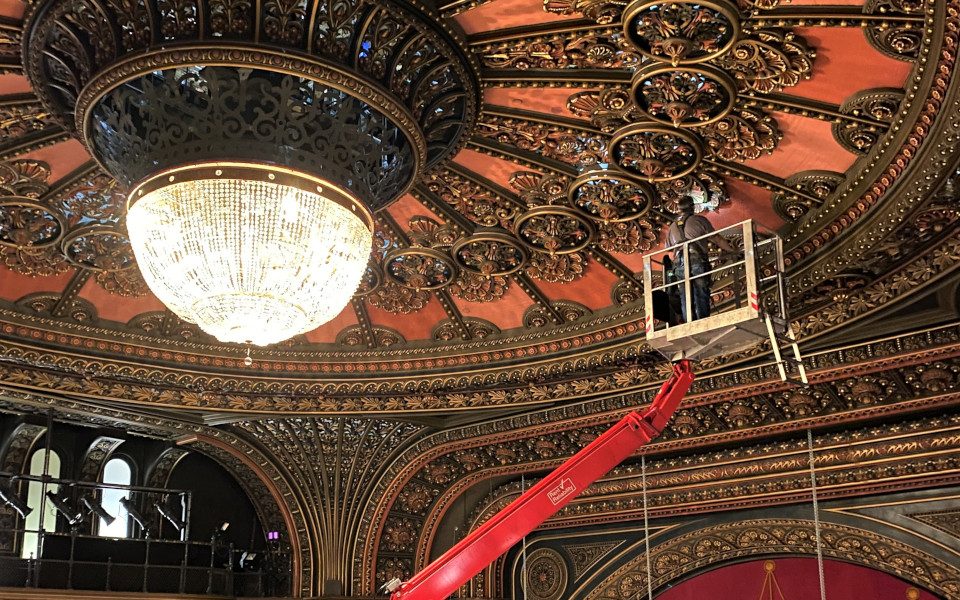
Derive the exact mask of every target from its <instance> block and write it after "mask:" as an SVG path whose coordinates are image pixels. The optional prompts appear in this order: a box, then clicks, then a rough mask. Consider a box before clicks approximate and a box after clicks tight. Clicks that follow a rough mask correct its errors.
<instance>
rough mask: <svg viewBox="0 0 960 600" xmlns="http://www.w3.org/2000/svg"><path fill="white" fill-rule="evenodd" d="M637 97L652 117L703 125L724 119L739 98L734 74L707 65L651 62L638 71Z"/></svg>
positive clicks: (678, 124) (684, 124)
mask: <svg viewBox="0 0 960 600" xmlns="http://www.w3.org/2000/svg"><path fill="white" fill-rule="evenodd" d="M631 91H632V93H633V100H634V103H635V104H636V106H637V107H638V108H639V110H640V111H641V112H643V113H644V114H645V115H646V116H647V117H648V118H649V119H652V120H654V121H657V122H659V123H664V124H666V125H673V126H674V127H700V126H702V125H708V124H710V123H713V122H714V121H717V120H718V119H721V118H723V117H724V116H726V115H727V113H729V112H730V111H731V110H732V109H733V104H734V102H735V101H736V99H737V92H736V87H735V84H734V82H733V80H732V79H730V76H729V75H727V74H726V73H724V72H723V71H720V70H718V69H714V68H713V67H710V66H707V65H697V66H695V67H672V66H669V65H660V64H657V63H650V64H648V65H647V66H645V67H643V68H641V69H640V70H638V71H637V72H636V74H635V75H634V77H633V83H632V84H631Z"/></svg>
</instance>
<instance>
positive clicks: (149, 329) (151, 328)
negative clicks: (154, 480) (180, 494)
mask: <svg viewBox="0 0 960 600" xmlns="http://www.w3.org/2000/svg"><path fill="white" fill-rule="evenodd" d="M127 327H128V328H130V329H132V330H133V331H136V332H137V333H145V334H147V335H149V336H153V337H156V338H161V339H172V340H183V341H192V342H203V343H209V342H211V341H213V339H214V338H213V337H211V336H210V335H208V334H206V333H204V332H203V331H202V330H201V329H200V328H199V327H197V326H196V325H194V324H193V323H187V322H186V321H184V320H183V319H181V318H180V317H178V316H177V315H175V314H173V313H171V312H167V311H152V312H146V313H142V314H139V315H137V316H135V317H134V318H132V319H130V320H129V321H128V322H127ZM164 485H165V484H164Z"/></svg>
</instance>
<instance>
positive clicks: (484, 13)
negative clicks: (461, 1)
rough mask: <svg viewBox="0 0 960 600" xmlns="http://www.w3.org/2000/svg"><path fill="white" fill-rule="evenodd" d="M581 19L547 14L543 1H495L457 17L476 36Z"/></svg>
mask: <svg viewBox="0 0 960 600" xmlns="http://www.w3.org/2000/svg"><path fill="white" fill-rule="evenodd" d="M581 18H583V17H582V16H581V15H579V14H574V15H566V16H564V15H558V14H555V13H550V12H547V11H545V10H543V0H495V1H494V2H488V3H486V4H481V5H480V6H478V7H476V8H473V9H470V10H468V11H466V12H464V13H461V14H459V15H457V16H456V21H457V23H459V24H460V27H463V30H464V31H465V32H467V33H468V34H474V33H481V32H484V31H494V30H497V29H505V28H509V27H521V26H530V25H536V24H537V23H549V22H552V21H569V20H571V19H581Z"/></svg>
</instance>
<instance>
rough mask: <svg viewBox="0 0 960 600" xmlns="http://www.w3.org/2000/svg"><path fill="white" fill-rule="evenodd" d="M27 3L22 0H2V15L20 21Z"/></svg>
mask: <svg viewBox="0 0 960 600" xmlns="http://www.w3.org/2000/svg"><path fill="white" fill-rule="evenodd" d="M25 8H26V5H25V4H24V3H23V2H21V1H20V0H0V15H2V16H4V17H8V18H10V19H14V20H17V21H19V20H20V19H22V18H23V10H24V9H25Z"/></svg>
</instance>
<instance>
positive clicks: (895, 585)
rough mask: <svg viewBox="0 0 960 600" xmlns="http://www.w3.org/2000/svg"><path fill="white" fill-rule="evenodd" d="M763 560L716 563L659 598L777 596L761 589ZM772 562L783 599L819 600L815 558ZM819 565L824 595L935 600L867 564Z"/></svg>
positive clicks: (845, 599) (831, 598) (830, 599)
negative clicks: (725, 563)
mask: <svg viewBox="0 0 960 600" xmlns="http://www.w3.org/2000/svg"><path fill="white" fill-rule="evenodd" d="M766 562H767V561H764V560H756V561H751V562H746V563H739V564H733V565H727V566H724V567H720V568H718V569H714V570H713V571H709V572H707V573H703V574H701V575H698V576H696V577H694V578H692V579H689V580H687V581H684V582H683V583H680V584H677V585H675V586H673V587H672V588H670V589H668V590H667V591H665V592H664V593H662V594H661V595H659V596H658V597H657V600H771V598H772V600H780V598H781V597H780V595H779V594H778V593H777V590H776V589H774V590H773V595H772V596H770V593H769V588H768V589H767V590H764V580H765V579H766V577H767V572H766V569H765V563H766ZM772 562H773V565H774V570H773V573H772V575H773V577H774V578H775V579H776V582H777V584H778V585H779V589H780V591H781V592H782V593H783V600H820V583H819V578H818V576H817V561H816V559H813V558H781V559H776V560H773V561H772ZM823 567H824V569H823V570H824V580H825V582H826V589H827V600H939V598H937V596H934V595H933V594H930V593H929V592H926V591H924V590H921V589H919V588H917V587H916V586H913V585H911V584H910V583H907V582H906V581H903V580H902V579H899V578H897V577H894V576H892V575H888V574H887V573H883V572H881V571H877V570H874V569H870V568H867V567H861V566H858V565H852V564H848V563H844V562H840V561H834V560H826V561H824V564H823ZM761 591H762V592H763V595H762V596H761ZM918 592H919V595H918ZM643 598H644V599H646V595H644V596H643Z"/></svg>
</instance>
